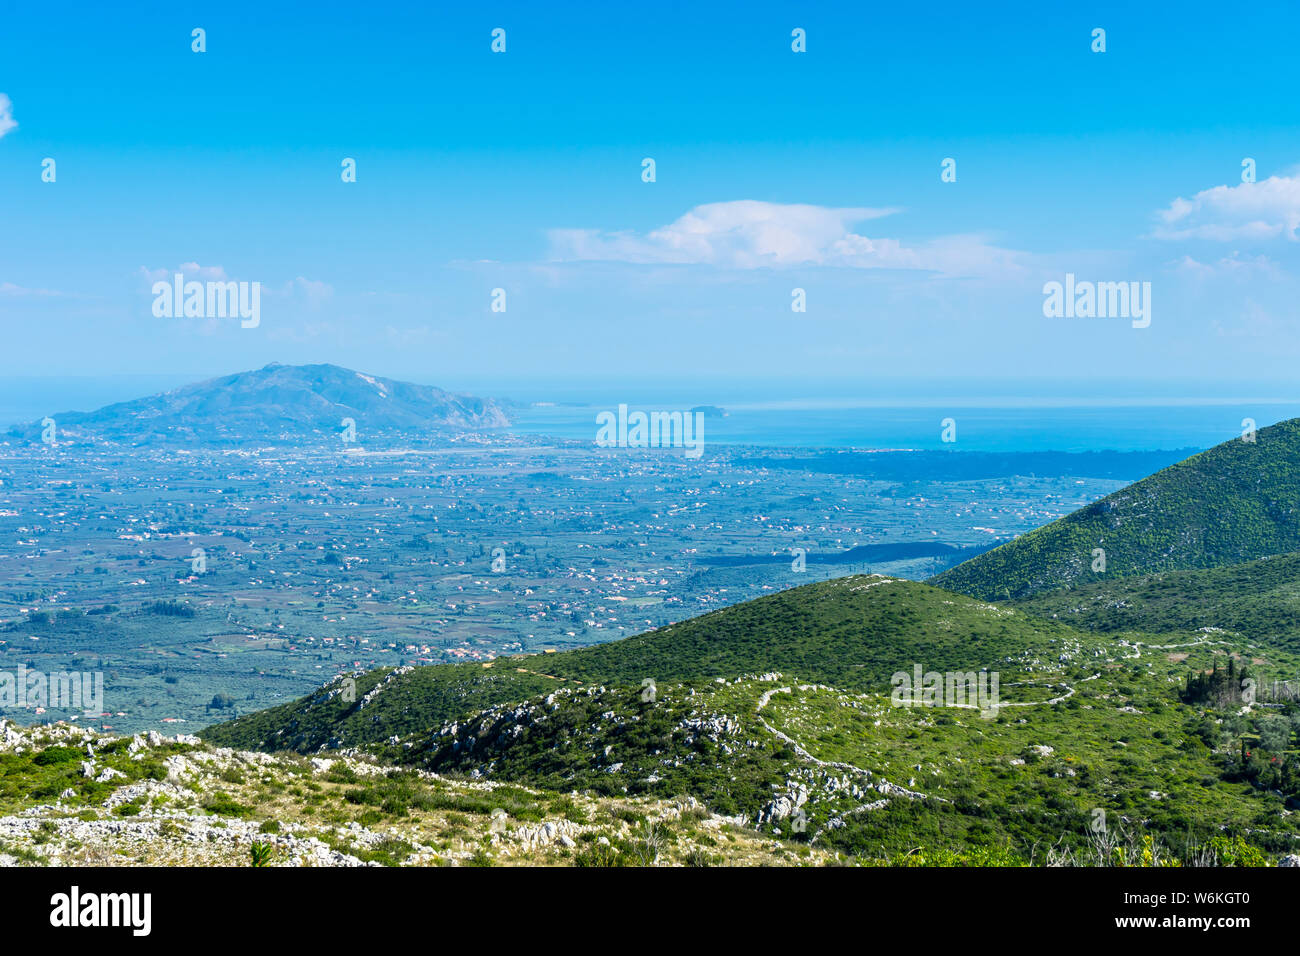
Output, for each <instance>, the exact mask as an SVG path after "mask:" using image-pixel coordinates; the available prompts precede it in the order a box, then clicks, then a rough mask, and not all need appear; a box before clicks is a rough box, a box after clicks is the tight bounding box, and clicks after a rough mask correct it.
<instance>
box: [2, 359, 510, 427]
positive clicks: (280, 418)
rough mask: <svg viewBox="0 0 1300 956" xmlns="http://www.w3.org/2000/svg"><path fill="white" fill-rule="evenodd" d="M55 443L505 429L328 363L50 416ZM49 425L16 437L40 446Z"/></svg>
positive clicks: (430, 396)
mask: <svg viewBox="0 0 1300 956" xmlns="http://www.w3.org/2000/svg"><path fill="white" fill-rule="evenodd" d="M50 417H51V418H52V419H53V422H54V432H53V437H54V440H55V441H57V442H64V441H76V440H93V439H108V440H114V441H132V440H136V441H138V440H148V439H157V438H165V439H173V440H206V441H218V442H220V441H240V440H246V439H271V438H307V437H314V438H326V437H331V436H332V437H338V436H340V435H342V434H343V432H344V429H345V428H348V424H347V423H345V419H347V420H350V421H351V428H352V429H353V430H354V431H355V436H354V438H353V440H355V441H358V442H363V441H364V440H365V438H366V437H367V436H368V435H377V434H392V433H397V432H403V433H412V432H414V433H419V432H427V431H429V430H439V429H463V430H478V429H488V428H500V427H504V426H506V425H508V424H509V423H510V422H509V418H508V416H507V414H506V412H505V410H504V409H503V407H502V406H501V404H500V403H498V402H496V401H495V400H492V399H485V398H479V397H477V396H473V395H466V394H459V393H453V392H448V391H446V390H444V389H441V388H437V387H435V386H431V385H417V384H414V383H411V382H402V381H398V380H395V379H389V378H384V377H382V376H376V375H368V374H366V373H363V372H359V371H356V370H354V369H348V368H343V367H342V366H338V365H332V364H328V363H322V364H314V365H282V364H280V363H278V362H272V363H271V364H269V365H265V366H263V367H262V368H259V369H250V370H246V371H242V372H234V373H231V374H228V375H222V376H217V377H215V378H210V379H205V380H202V381H199V382H194V383H191V384H189V385H184V386H181V387H179V388H174V389H170V390H168V391H165V392H160V393H157V394H155V395H148V396H145V397H143V398H137V399H131V400H129V401H125V402H116V403H113V404H110V405H105V406H103V407H102V408H98V409H95V410H94V411H90V412H62V413H58V414H55V415H52V416H50ZM44 430H45V429H44V425H43V423H42V422H29V423H27V424H24V425H16V426H14V427H12V428H10V429H9V435H10V436H11V437H13V438H20V439H29V440H41V439H42V433H43V431H44Z"/></svg>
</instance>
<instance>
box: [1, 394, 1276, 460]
mask: <svg viewBox="0 0 1300 956" xmlns="http://www.w3.org/2000/svg"><path fill="white" fill-rule="evenodd" d="M195 378H196V377H195V376H176V375H147V376H114V377H102V378H93V377H83V378H65V379H59V378H42V379H36V378H32V379H16V378H10V379H0V428H5V427H8V426H9V425H11V424H15V423H17V422H30V421H34V420H37V419H40V418H42V417H44V416H45V415H56V414H57V413H59V412H62V411H67V410H76V411H84V410H91V409H95V408H98V407H100V406H102V405H106V404H109V403H112V402H120V401H128V400H130V399H133V398H138V397H141V396H144V395H150V394H154V393H156V392H160V391H163V390H166V389H168V388H175V387H177V386H180V385H184V384H187V383H189V382H190V381H193V380H194V379H195ZM451 387H454V388H455V389H456V390H458V391H472V392H474V393H475V394H480V395H494V396H509V399H510V400H511V401H514V402H517V403H518V404H517V405H515V406H514V407H513V408H512V409H511V413H510V414H511V417H512V419H513V424H512V426H511V427H510V429H508V430H509V431H511V432H515V433H517V434H525V435H539V436H553V437H556V438H564V439H571V440H576V441H581V442H592V443H594V442H595V439H596V433H597V425H596V416H597V414H598V413H600V412H602V411H613V412H617V409H618V405H619V403H620V402H626V403H627V404H628V405H629V407H630V408H631V409H633V410H642V411H686V410H689V409H690V408H692V407H695V406H699V405H703V404H712V405H715V406H718V407H720V408H722V409H724V410H725V412H726V416H725V417H707V418H705V419H704V441H705V445H706V447H707V446H708V445H711V444H719V445H754V446H758V445H765V446H773V447H790V448H793V447H798V448H866V449H891V448H907V449H950V450H959V451H996V452H1018V451H1067V452H1078V451H1155V450H1173V449H1184V448H1196V449H1203V448H1208V447H1210V446H1211V445H1215V444H1218V443H1219V442H1222V441H1226V440H1228V439H1230V438H1235V437H1239V436H1240V435H1241V433H1242V429H1243V426H1242V421H1243V419H1247V418H1249V419H1253V420H1254V421H1255V423H1256V425H1257V426H1258V427H1260V428H1262V427H1264V426H1266V425H1271V424H1273V423H1274V422H1277V421H1281V420H1283V419H1287V418H1295V417H1300V400H1290V399H1238V398H1196V399H1185V398H1184V399H1179V398H1170V397H1167V396H1149V397H1138V398H1130V399H1125V398H1113V399H1112V398H1107V399H1104V400H1098V399H1096V398H1095V397H1094V398H1092V399H1077V398H1071V397H1070V396H1069V395H1066V394H1062V395H1058V396H1050V397H1047V398H1024V397H1015V396H1012V397H995V396H990V395H987V394H983V395H980V396H978V397H976V398H971V399H967V400H962V399H960V398H956V399H953V400H950V401H949V400H942V399H936V398H933V397H931V396H930V395H928V394H927V393H926V389H925V387H924V386H920V385H917V386H913V387H911V388H910V389H909V390H908V393H907V394H903V395H895V396H892V397H891V396H890V395H888V394H881V393H876V394H871V395H867V396H865V397H864V396H861V395H853V394H851V393H846V392H844V391H843V389H842V388H839V389H836V388H831V387H826V388H821V389H818V388H817V387H816V386H804V387H800V388H792V387H790V386H788V385H780V384H774V385H771V386H767V385H764V384H762V383H745V384H743V385H736V384H734V383H732V384H725V383H724V384H719V385H699V384H694V385H648V386H637V385H634V384H631V385H629V384H625V383H606V384H596V383H591V384H581V385H574V384H571V385H568V386H565V387H562V388H557V387H555V386H553V385H546V384H543V383H533V384H525V385H521V384H520V383H519V382H517V381H515V382H511V381H506V382H492V381H476V382H472V383H469V382H467V383H457V385H454V386H451ZM791 396H793V397H791ZM948 418H951V419H953V420H954V421H955V423H956V439H957V440H956V441H955V442H953V443H951V444H950V443H945V442H944V441H943V440H942V432H943V428H944V425H943V423H944V420H945V419H948Z"/></svg>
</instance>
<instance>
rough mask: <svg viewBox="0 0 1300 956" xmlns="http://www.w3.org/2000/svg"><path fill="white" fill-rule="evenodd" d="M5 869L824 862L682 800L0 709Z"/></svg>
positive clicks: (805, 849) (821, 855) (818, 853)
mask: <svg viewBox="0 0 1300 956" xmlns="http://www.w3.org/2000/svg"><path fill="white" fill-rule="evenodd" d="M0 812H3V816H0V864H3V865H6V866H22V865H37V866H62V865H72V866H99V865H104V866H214V865H217V866H248V865H253V866H381V865H392V866H465V865H506V866H509V865H595V866H610V865H615V866H617V865H634V866H641V865H644V866H671V865H695V866H708V865H732V866H764V865H766V866H772V865H824V864H827V863H834V862H836V855H835V854H834V853H829V852H827V851H825V850H821V849H819V848H816V847H809V846H806V845H802V844H797V843H787V842H782V841H779V840H774V839H773V838H772V837H771V836H764V835H762V834H760V833H758V832H756V831H754V830H752V829H749V828H748V827H747V826H746V825H745V824H744V823H743V821H741V820H739V819H735V818H728V817H722V816H718V815H716V814H712V813H710V812H708V811H707V810H705V809H704V808H703V807H701V806H700V805H699V804H698V803H697V802H696V801H695V800H694V799H692V798H690V797H682V798H680V799H677V800H667V801H666V800H649V799H630V798H617V799H604V798H600V797H595V796H590V795H585V794H579V793H576V792H575V793H570V794H555V793H549V792H545V791H536V790H531V789H528V788H525V787H520V786H517V785H511V784H498V783H491V782H484V781H475V780H469V779H454V778H451V777H447V776H442V775H439V774H435V773H429V772H427V771H423V770H415V769H405V768H404V769H398V768H393V767H389V766H384V765H381V764H378V763H375V762H372V761H370V760H367V759H365V758H362V757H360V756H357V755H340V756H337V757H333V758H324V757H301V756H297V755H286V754H274V755H272V754H265V753H257V752H248V751H239V750H231V749H226V748H218V747H211V746H208V745H206V744H204V743H202V742H201V741H199V740H198V738H196V737H191V736H187V735H178V736H175V737H164V736H162V735H161V734H158V733H156V732H150V733H147V734H140V735H136V736H134V737H113V736H106V735H104V734H101V733H98V732H96V731H94V730H92V729H89V728H84V727H78V726H75V725H68V724H54V725H49V726H41V727H30V728H25V727H20V726H17V725H15V724H12V723H10V722H7V721H0Z"/></svg>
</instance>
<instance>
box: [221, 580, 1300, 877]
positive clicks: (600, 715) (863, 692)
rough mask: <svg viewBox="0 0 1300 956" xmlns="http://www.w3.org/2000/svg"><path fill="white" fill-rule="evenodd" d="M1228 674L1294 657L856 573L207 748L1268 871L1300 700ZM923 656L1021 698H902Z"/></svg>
mask: <svg viewBox="0 0 1300 956" xmlns="http://www.w3.org/2000/svg"><path fill="white" fill-rule="evenodd" d="M1228 661H1232V662H1233V666H1236V664H1237V663H1238V662H1241V663H1243V664H1244V663H1245V662H1247V661H1249V662H1251V666H1252V667H1253V668H1255V669H1257V670H1258V672H1259V674H1260V675H1261V677H1262V678H1264V679H1267V675H1269V674H1273V673H1282V672H1285V671H1286V670H1287V669H1291V668H1294V666H1295V662H1296V658H1295V657H1294V656H1293V655H1290V654H1288V653H1287V652H1286V651H1285V650H1278V649H1270V648H1267V647H1264V646H1261V645H1258V644H1256V643H1254V642H1252V641H1250V640H1249V639H1246V638H1243V637H1241V636H1239V635H1232V634H1226V633H1218V632H1206V631H1199V630H1180V629H1175V630H1173V631H1171V632H1169V633H1165V634H1160V635H1149V634H1144V633H1138V632H1132V631H1126V632H1118V633H1115V634H1101V633H1090V632H1087V631H1081V630H1077V629H1075V628H1072V627H1069V626H1066V625H1064V624H1062V623H1060V622H1053V621H1051V620H1050V619H1036V618H1033V617H1030V616H1028V615H1026V614H1025V613H1024V612H1023V611H1020V610H1017V609H1013V608H1003V607H998V606H995V605H990V604H985V603H982V602H979V601H974V600H971V599H969V598H963V597H960V596H957V595H952V594H948V593H945V592H943V591H939V590H937V589H935V588H932V587H929V586H926V585H923V584H917V583H914V582H906V581H900V580H895V579H888V578H881V577H879V576H855V577H850V578H843V579H837V580H834V581H830V582H820V583H817V584H812V585H807V586H804V587H801V588H796V589H792V590H791V591H787V592H782V593H781V594H777V595H772V596H770V597H767V598H762V599H759V600H757V601H752V602H748V603H747V604H742V605H737V606H735V607H732V608H727V609H724V610H722V611H718V612H715V613H713V614H709V615H705V616H704V617H701V618H698V619H695V620H693V621H688V622H684V623H683V624H679V625H675V626H674V627H671V628H665V629H663V630H661V631H657V632H653V633H649V634H644V635H640V636H638V637H635V638H628V639H625V640H623V641H619V642H615V643H612V644H607V645H600V646H597V647H592V648H584V649H582V650H578V651H572V652H567V653H564V654H554V655H551V654H547V655H537V656H534V657H527V658H516V659H508V660H499V661H497V662H495V663H494V664H493V665H492V666H490V667H478V669H477V672H475V671H474V669H473V668H471V667H468V666H457V667H455V668H447V667H430V668H416V669H413V670H405V669H399V670H397V671H393V670H389V671H383V672H377V673H373V674H370V675H363V676H362V677H360V678H358V679H357V687H356V692H357V696H356V699H355V700H354V701H351V702H348V701H346V700H344V697H345V696H346V695H344V694H342V693H341V690H342V688H343V687H344V686H345V682H344V681H339V682H336V683H334V684H332V685H330V686H329V687H328V688H325V689H323V690H322V691H320V692H318V693H317V694H315V695H313V696H312V697H309V698H306V699H304V700H302V701H298V702H295V703H294V704H291V705H286V706H285V707H283V708H277V709H276V710H275V711H269V712H263V713H262V714H257V715H252V716H251V717H245V718H240V719H239V720H235V721H232V722H230V723H227V724H224V725H219V726H217V727H213V728H209V729H208V730H207V731H205V732H204V736H205V738H207V740H208V741H209V742H211V743H214V744H227V745H231V746H236V747H240V748H245V747H247V748H260V749H264V750H280V749H285V748H286V747H288V746H290V745H293V746H296V747H297V749H299V750H302V751H304V752H308V751H315V750H322V751H324V750H327V749H334V750H336V751H338V752H340V753H342V754H344V755H346V756H349V757H350V758H352V759H355V758H357V757H360V756H364V757H365V758H367V759H373V760H377V761H379V762H381V763H383V764H387V765H392V766H401V767H405V768H409V769H412V770H418V771H421V772H426V773H429V772H432V773H436V774H439V775H451V776H452V777H456V778H461V779H468V780H478V781H494V782H505V783H510V784H513V785H519V786H528V787H535V788H540V789H541V790H542V791H544V792H550V793H557V794H570V793H575V792H576V793H579V794H582V795H585V796H586V797H587V798H590V799H610V800H622V799H628V800H660V801H663V800H671V799H673V798H674V797H677V796H683V795H684V796H688V797H690V798H691V799H693V800H697V801H699V803H700V804H701V805H702V806H703V807H705V808H707V810H708V811H709V812H710V813H715V814H720V815H724V816H726V817H728V818H730V819H733V820H734V821H736V823H737V825H742V824H743V825H744V826H747V827H754V828H758V829H759V830H761V831H762V832H765V833H767V834H769V835H771V836H773V837H776V838H777V839H778V840H782V841H789V842H791V843H792V844H794V845H807V846H811V847H813V848H818V849H821V850H824V851H829V852H831V853H833V854H838V855H839V856H840V857H842V858H844V859H851V860H855V861H857V862H900V861H903V860H911V861H912V862H917V861H928V862H965V863H1001V864H1007V863H1048V862H1076V863H1077V862H1088V861H1091V862H1106V863H1114V862H1118V861H1121V860H1122V861H1127V862H1135V861H1140V860H1141V859H1142V858H1144V855H1145V857H1148V858H1149V857H1152V856H1153V855H1154V857H1155V858H1160V859H1165V860H1167V861H1181V862H1186V863H1196V862H1202V863H1205V862H1219V863H1227V862H1243V861H1247V860H1253V861H1256V862H1262V861H1266V860H1270V859H1272V858H1273V857H1275V856H1276V855H1278V854H1288V853H1295V852H1296V848H1297V845H1298V844H1297V840H1298V839H1300V826H1298V825H1297V823H1296V817H1295V815H1294V813H1293V812H1292V806H1293V805H1295V804H1296V802H1297V800H1300V793H1298V792H1297V790H1296V783H1297V779H1298V774H1297V768H1298V767H1300V755H1298V754H1297V751H1296V748H1295V747H1293V746H1292V745H1293V743H1294V738H1293V734H1292V732H1291V730H1292V728H1293V723H1292V719H1293V716H1294V714H1293V711H1294V710H1295V708H1294V707H1290V708H1289V709H1287V708H1277V709H1276V710H1267V711H1266V710H1264V709H1263V708H1259V709H1257V710H1256V711H1255V712H1252V713H1248V714H1246V715H1245V716H1243V715H1240V714H1238V713H1237V712H1236V711H1238V710H1240V709H1241V708H1240V706H1239V705H1237V706H1236V707H1235V708H1232V709H1228V710H1225V709H1223V707H1222V706H1221V704H1220V703H1216V702H1212V701H1202V700H1191V699H1185V697H1186V694H1187V691H1188V689H1189V688H1190V687H1191V686H1192V685H1193V684H1194V683H1195V682H1194V681H1193V680H1191V677H1192V676H1193V675H1194V674H1196V673H1198V672H1199V671H1204V670H1210V669H1212V668H1214V667H1215V666H1216V664H1217V665H1220V666H1223V667H1225V668H1226V667H1227V666H1228V665H1227V663H1226V662H1228ZM914 664H920V665H921V666H922V668H923V669H924V670H926V671H939V672H945V671H960V672H977V671H980V670H981V669H983V668H988V669H989V670H991V671H996V672H997V673H998V674H999V675H1000V679H1001V685H1000V694H999V696H1000V706H999V707H998V708H997V709H996V710H995V711H992V712H985V713H984V714H983V715H981V712H980V711H978V710H976V709H974V708H972V707H965V708H963V707H957V706H938V707H915V708H911V707H899V706H894V705H893V703H892V702H891V697H890V686H889V684H890V675H891V674H893V673H894V672H895V671H900V670H901V671H905V672H910V671H911V670H912V667H913V665H914ZM476 666H477V665H476ZM472 675H473V676H472ZM487 675H493V678H489V677H488V676H487ZM539 682H540V685H539ZM487 688H490V691H489V690H487ZM488 696H494V697H496V698H497V699H496V700H488ZM331 719H332V723H331ZM1279 720H1280V721H1283V722H1284V723H1285V724H1286V729H1287V732H1286V733H1285V734H1283V733H1281V724H1278V723H1277V721H1279ZM1295 723H1300V721H1296V722H1295ZM308 724H310V725H311V732H310V733H307V734H304V733H303V729H304V727H305V726H307V725H308ZM277 725H278V726H277ZM1265 736H1267V740H1268V748H1264V747H1263V746H1262V743H1261V742H1262V741H1263V740H1264V739H1265ZM1099 817H1100V818H1101V819H1103V820H1105V821H1106V824H1105V826H1104V827H1102V828H1101V829H1098V827H1097V820H1098V819H1099Z"/></svg>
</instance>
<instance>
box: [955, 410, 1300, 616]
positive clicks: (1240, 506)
mask: <svg viewBox="0 0 1300 956" xmlns="http://www.w3.org/2000/svg"><path fill="white" fill-rule="evenodd" d="M1095 549H1101V550H1103V551H1104V552H1105V555H1104V557H1105V570H1104V571H1102V572H1098V571H1094V570H1093V565H1094V560H1095V555H1094V550H1095ZM1293 551H1300V419H1292V420H1290V421H1285V422H1280V423H1279V424H1277V425H1273V426H1271V427H1269V428H1264V429H1261V430H1260V431H1259V432H1258V434H1257V438H1256V441H1255V442H1253V443H1251V442H1245V441H1242V440H1241V439H1240V438H1237V439H1233V440H1231V441H1227V442H1224V443H1223V444H1221V445H1217V446H1215V447H1214V448H1211V449H1209V450H1208V451H1205V452H1202V453H1201V454H1199V455H1195V456H1193V457H1191V458H1188V459H1187V460H1186V461H1182V462H1179V463H1178V464H1176V465H1173V466H1171V467H1169V468H1166V469H1164V470H1162V471H1159V472H1156V473H1155V474H1154V475H1151V476H1150V477H1149V478H1144V479H1143V480H1141V481H1139V482H1137V483H1135V484H1133V485H1130V486H1129V487H1127V488H1123V489H1121V490H1120V491H1117V492H1115V493H1114V494H1111V495H1108V496H1107V497H1105V498H1103V499H1101V500H1100V501H1098V502H1095V503H1094V504H1091V505H1089V506H1087V507H1086V508H1082V509H1080V510H1078V511H1076V512H1074V513H1073V514H1070V515H1067V516H1066V517H1064V518H1061V519H1060V520H1058V521H1054V522H1052V523H1051V524H1049V525H1045V526H1044V527H1042V528H1038V529H1036V530H1034V531H1031V532H1029V533H1028V534H1025V535H1021V536H1020V537H1019V538H1016V539H1015V540H1014V541H1010V542H1008V543H1007V544H1004V545H1002V546H1001V547H999V548H995V549H994V550H992V551H988V552H985V553H984V554H981V555H979V556H978V557H975V558H972V559H971V560H969V561H966V562H964V563H962V564H960V565H958V566H957V567H955V568H951V569H949V570H948V571H945V572H944V573H942V574H940V575H938V576H937V577H935V578H933V579H931V583H932V584H934V585H936V586H938V587H941V588H946V589H948V590H951V591H958V592H960V593H962V594H969V595H972V596H974V597H979V598H982V599H984V600H1012V599H1018V598H1025V597H1029V596H1032V595H1035V594H1040V593H1043V592H1046V591H1053V590H1056V589H1058V588H1063V587H1068V586H1077V585H1080V584H1083V583H1085V582H1091V581H1093V580H1094V579H1096V578H1098V577H1100V576H1102V575H1104V576H1105V578H1106V579H1112V578H1122V577H1127V576H1131V575H1141V574H1151V573H1154V572H1160V571H1176V570H1182V569H1190V568H1218V567H1224V566H1227V565H1233V564H1240V563H1242V562H1245V561H1251V560H1254V559H1256V558H1262V557H1266V556H1268V555H1273V554H1285V553H1289V552H1293Z"/></svg>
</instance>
